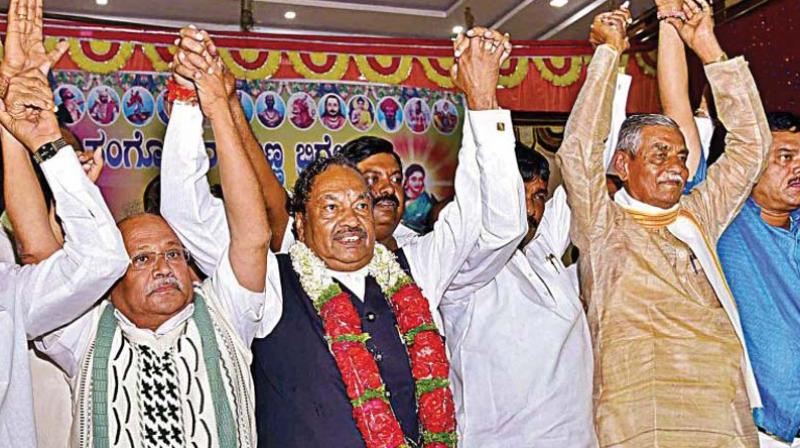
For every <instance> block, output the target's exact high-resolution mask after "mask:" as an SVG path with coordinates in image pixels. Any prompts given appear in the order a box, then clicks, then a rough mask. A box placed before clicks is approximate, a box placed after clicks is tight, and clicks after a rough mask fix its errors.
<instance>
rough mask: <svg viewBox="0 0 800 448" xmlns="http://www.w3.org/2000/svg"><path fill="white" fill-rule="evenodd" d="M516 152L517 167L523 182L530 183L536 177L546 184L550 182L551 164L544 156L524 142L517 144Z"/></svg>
mask: <svg viewBox="0 0 800 448" xmlns="http://www.w3.org/2000/svg"><path fill="white" fill-rule="evenodd" d="M514 152H515V153H516V154H517V167H518V168H519V174H520V175H521V176H522V181H523V182H530V181H532V180H533V179H534V178H535V177H538V178H539V179H542V180H543V181H545V182H547V181H548V180H550V163H549V162H548V161H547V159H546V158H545V157H544V156H543V155H541V154H539V153H538V152H537V151H536V150H533V149H531V148H530V147H529V146H527V145H526V144H524V143H522V142H517V144H516V146H515V147H514Z"/></svg>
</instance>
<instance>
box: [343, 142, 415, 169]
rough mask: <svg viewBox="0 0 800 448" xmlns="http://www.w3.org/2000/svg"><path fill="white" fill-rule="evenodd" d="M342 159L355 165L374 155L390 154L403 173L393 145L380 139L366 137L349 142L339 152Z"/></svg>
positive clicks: (401, 163) (401, 162)
mask: <svg viewBox="0 0 800 448" xmlns="http://www.w3.org/2000/svg"><path fill="white" fill-rule="evenodd" d="M339 154H341V155H342V156H344V158H346V159H347V160H349V161H350V162H351V163H352V164H354V165H357V164H359V163H361V161H362V160H364V159H367V158H369V157H372V156H374V155H376V154H391V155H392V156H394V159H395V160H396V161H397V165H398V166H399V167H400V171H403V161H402V160H400V156H399V155H397V153H396V152H394V145H392V142H390V141H389V140H386V139H384V138H380V137H373V136H371V135H366V136H364V137H359V138H357V139H355V140H350V141H349V142H347V143H346V144H345V145H344V146H342V150H341V151H340V152H339Z"/></svg>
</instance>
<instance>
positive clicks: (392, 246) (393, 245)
mask: <svg viewBox="0 0 800 448" xmlns="http://www.w3.org/2000/svg"><path fill="white" fill-rule="evenodd" d="M378 242H379V243H381V244H383V245H384V246H386V248H387V249H389V250H390V251H392V252H394V251H396V250H397V249H399V247H398V246H397V240H396V239H394V235H390V236H389V238H386V239H383V240H380V241H378Z"/></svg>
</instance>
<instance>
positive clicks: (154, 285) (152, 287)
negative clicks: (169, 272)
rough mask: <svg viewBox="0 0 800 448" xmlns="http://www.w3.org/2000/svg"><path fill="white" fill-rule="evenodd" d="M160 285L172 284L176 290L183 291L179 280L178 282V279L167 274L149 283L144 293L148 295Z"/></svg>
mask: <svg viewBox="0 0 800 448" xmlns="http://www.w3.org/2000/svg"><path fill="white" fill-rule="evenodd" d="M162 286H173V287H175V289H177V290H178V291H181V292H183V288H182V287H181V284H180V282H178V279H177V278H175V277H172V276H169V277H164V278H159V279H157V280H156V281H154V282H153V283H151V284H150V286H148V287H147V292H146V293H145V295H148V296H149V295H150V294H153V293H154V292H155V291H156V290H157V289H158V288H161V287H162Z"/></svg>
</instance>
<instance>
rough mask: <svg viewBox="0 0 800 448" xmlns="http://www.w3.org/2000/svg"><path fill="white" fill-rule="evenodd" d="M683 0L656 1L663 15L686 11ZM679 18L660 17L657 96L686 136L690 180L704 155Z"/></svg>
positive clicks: (665, 111)
mask: <svg viewBox="0 0 800 448" xmlns="http://www.w3.org/2000/svg"><path fill="white" fill-rule="evenodd" d="M682 3H683V1H682V0H656V6H657V7H658V12H659V14H661V15H662V16H671V15H674V14H679V13H683V10H682ZM677 22H680V19H679V18H676V17H673V18H668V19H664V20H661V22H660V23H659V31H658V95H659V98H660V100H661V108H662V109H663V112H664V115H666V116H668V117H670V118H672V119H673V120H675V122H676V123H678V126H679V127H680V129H681V132H682V133H683V137H684V138H685V139H686V148H687V149H688V150H689V156H688V158H687V159H686V167H687V168H688V169H689V179H691V178H693V177H694V175H695V173H696V172H697V167H698V165H699V164H700V158H701V157H702V156H703V149H702V145H701V143H700V133H699V132H698V129H697V124H696V123H695V121H694V112H693V110H692V105H691V103H690V101H689V73H688V69H687V65H686V49H685V47H684V45H683V40H682V39H681V36H680V35H679V34H678V30H677V29H676V28H675V25H673V24H677Z"/></svg>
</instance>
